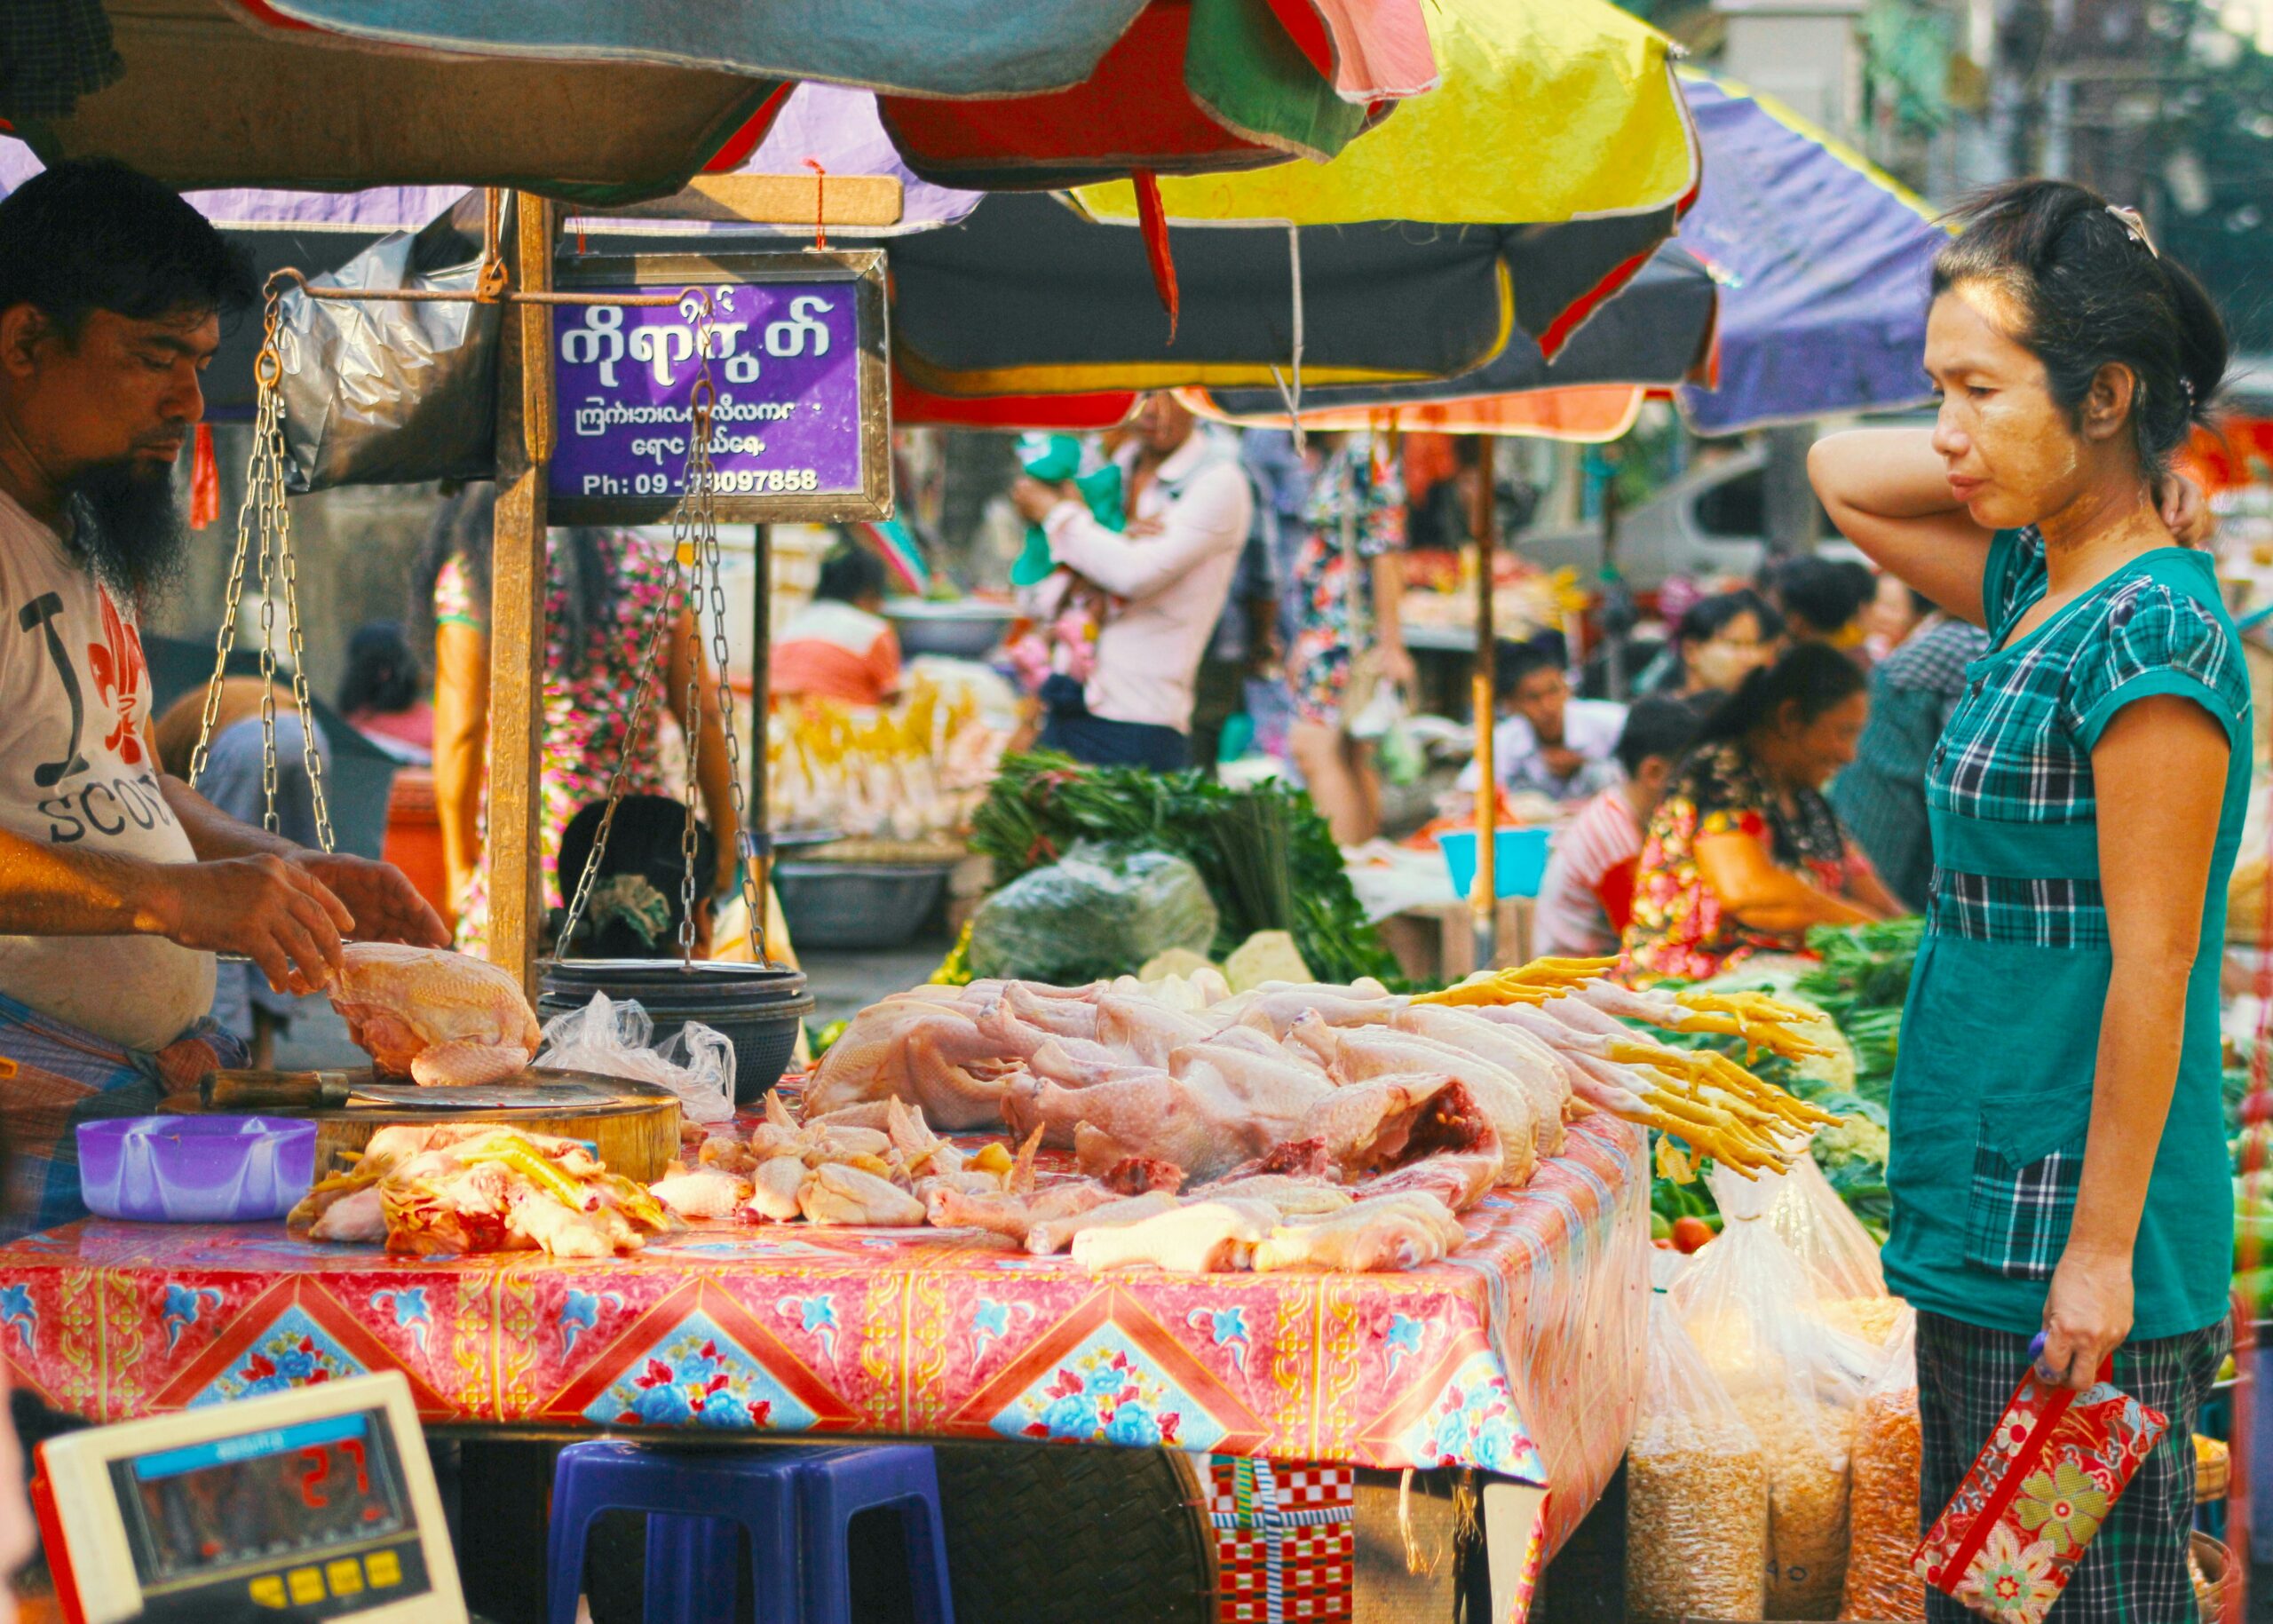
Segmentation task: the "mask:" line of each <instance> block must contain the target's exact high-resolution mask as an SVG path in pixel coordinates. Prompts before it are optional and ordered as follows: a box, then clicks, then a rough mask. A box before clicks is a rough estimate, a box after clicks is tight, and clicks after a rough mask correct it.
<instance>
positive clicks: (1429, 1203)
mask: <svg viewBox="0 0 2273 1624" xmlns="http://www.w3.org/2000/svg"><path fill="white" fill-rule="evenodd" d="M1462 1238H1463V1234H1462V1231H1461V1226H1460V1220H1459V1219H1457V1218H1455V1217H1453V1215H1452V1214H1451V1213H1450V1212H1448V1211H1447V1210H1445V1205H1444V1203H1443V1202H1441V1201H1439V1200H1437V1199H1436V1197H1434V1196H1432V1195H1405V1196H1388V1197H1384V1198H1382V1199H1380V1200H1370V1201H1360V1202H1358V1204H1357V1205H1355V1206H1353V1207H1346V1208H1342V1210H1341V1211H1340V1212H1337V1213H1334V1214H1332V1215H1331V1216H1327V1217H1324V1218H1320V1219H1319V1220H1317V1221H1316V1222H1315V1223H1310V1224H1281V1225H1279V1227H1277V1228H1275V1229H1273V1230H1272V1231H1271V1233H1270V1234H1269V1235H1268V1236H1267V1237H1266V1238H1265V1239H1264V1240H1263V1242H1262V1243H1261V1244H1260V1245H1258V1246H1257V1247H1256V1248H1255V1255H1254V1266H1255V1270H1256V1271H1257V1272H1259V1273H1271V1272H1275V1271H1279V1270H1285V1269H1319V1270H1325V1271H1330V1272H1335V1273H1342V1274H1373V1273H1377V1272H1380V1271H1384V1270H1390V1269H1417V1268H1419V1267H1421V1266H1422V1264H1432V1263H1435V1262H1436V1261H1437V1259H1439V1258H1441V1257H1443V1256H1445V1254H1446V1253H1447V1252H1449V1251H1450V1250H1451V1249H1452V1248H1453V1247H1456V1246H1458V1245H1459V1244H1460V1242H1461V1239H1462Z"/></svg>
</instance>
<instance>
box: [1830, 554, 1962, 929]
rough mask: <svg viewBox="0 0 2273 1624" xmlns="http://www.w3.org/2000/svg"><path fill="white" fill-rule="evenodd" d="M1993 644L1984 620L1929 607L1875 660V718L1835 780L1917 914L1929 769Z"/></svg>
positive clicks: (1842, 802)
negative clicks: (1968, 677) (1968, 682)
mask: <svg viewBox="0 0 2273 1624" xmlns="http://www.w3.org/2000/svg"><path fill="white" fill-rule="evenodd" d="M1888 579H1889V580H1891V579H1893V577H1892V576H1889V577H1888ZM1904 590H1905V591H1907V590H1908V589H1907V588H1905V589H1904ZM1988 652H1989V634H1988V633H1987V632H1985V631H1984V630H1981V628H1980V627H1978V626H1975V625H1971V624H1969V623H1968V622H1964V621H1961V620H1958V619H1956V618H1955V617H1953V616H1952V615H1948V614H1943V613H1942V612H1941V611H1940V610H1938V609H1936V610H1935V611H1934V612H1933V613H1931V614H1928V616H1927V617H1926V618H1925V620H1924V621H1922V622H1920V623H1919V626H1918V629H1917V630H1915V631H1914V632H1913V633H1912V634H1911V635H1910V637H1909V638H1907V639H1905V641H1904V643H1903V644H1902V646H1900V647H1898V648H1897V649H1896V650H1894V652H1893V653H1891V654H1889V655H1887V657H1886V658H1885V659H1884V660H1882V661H1880V662H1879V663H1878V665H1877V666H1875V667H1874V668H1873V669H1872V671H1871V719H1870V721H1869V722H1868V723H1867V724H1865V726H1864V728H1863V736H1862V738H1861V739H1860V740H1858V741H1857V742H1856V745H1855V760H1854V762H1853V764H1851V765H1849V767H1848V768H1847V769H1846V771H1844V772H1841V773H1840V775H1839V777H1838V780H1837V781H1835V782H1834V783H1833V785H1832V786H1831V804H1832V806H1833V808H1834V809H1835V810H1836V811H1837V812H1838V813H1839V816H1840V820H1841V821H1842V822H1844V823H1845V824H1846V826H1847V828H1849V831H1851V832H1852V833H1853V835H1854V836H1855V842H1856V844H1857V845H1859V846H1861V847H1862V848H1863V851H1864V853H1865V855H1866V856H1867V857H1869V859H1870V860H1871V866H1872V867H1874V868H1876V869H1877V870H1878V871H1879V877H1880V878H1881V879H1882V880H1884V881H1885V882H1886V886H1887V889H1888V890H1889V891H1892V892H1893V893H1894V894H1895V895H1896V896H1897V897H1898V898H1900V899H1902V906H1903V907H1904V908H1905V910H1907V911H1908V912H1911V913H1913V914H1914V913H1921V912H1923V911H1924V909H1925V907H1926V900H1927V894H1928V883H1929V882H1930V881H1931V880H1932V878H1933V874H1934V844H1933V841H1932V839H1931V838H1930V836H1929V835H1928V830H1927V827H1926V774H1927V772H1928V769H1929V768H1930V766H1931V764H1932V762H1933V756H1934V747H1935V745H1936V742H1937V741H1939V740H1940V738H1941V736H1942V729H1943V728H1944V726H1945V725H1947V724H1948V722H1949V719H1950V713H1951V712H1952V711H1953V710H1955V709H1957V702H1958V701H1959V700H1960V699H1962V698H1963V697H1964V696H1965V669H1966V667H1967V665H1968V664H1969V663H1970V662H1971V661H1976V660H1978V659H1980V658H1981V656H1982V655H1984V654H1987V653H1988Z"/></svg>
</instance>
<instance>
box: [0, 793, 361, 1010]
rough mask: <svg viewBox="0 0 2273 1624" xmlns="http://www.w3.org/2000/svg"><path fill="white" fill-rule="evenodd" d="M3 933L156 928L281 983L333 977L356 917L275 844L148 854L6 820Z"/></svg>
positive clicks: (153, 932)
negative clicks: (69, 843) (61, 845)
mask: <svg viewBox="0 0 2273 1624" xmlns="http://www.w3.org/2000/svg"><path fill="white" fill-rule="evenodd" d="M198 804H200V805H204V804H205V803H204V802H203V800H202V797H199V799H198ZM206 811H207V812H212V808H211V807H210V805H209V806H206ZM212 815H213V816H215V817H217V818H218V817H219V816H220V814H219V813H218V812H212ZM0 875H4V876H5V877H4V879H0V933H4V934H7V935H12V936H160V937H163V938H165V939H167V940H168V941H171V942H177V943H178V944H180V945H181V946H182V947H195V948H200V949H202V950H204V951H207V952H213V953H242V954H243V955H245V956H246V957H248V958H249V959H250V960H252V962H253V963H256V964H257V965H259V966H260V969H261V972H262V973H263V974H264V975H265V976H266V977H267V978H268V980H269V985H270V986H275V987H278V988H280V989H281V988H282V987H284V986H287V985H288V984H291V985H295V986H310V987H314V986H323V985H324V984H325V983H326V982H327V981H328V980H329V979H330V975H331V971H332V970H333V968H334V967H335V966H337V963H339V956H340V947H339V937H340V932H341V931H345V930H346V929H348V928H349V927H350V926H351V925H352V923H353V921H352V918H351V916H350V915H349V914H348V912H347V909H346V907H345V906H344V905H343V904H342V903H341V902H340V900H339V899H338V898H337V897H335V896H334V895H332V893H331V892H330V891H328V890H327V889H325V887H324V884H323V883H322V882H321V881H320V880H319V879H317V878H316V876H315V875H313V874H311V873H309V872H307V870H306V869H305V868H303V867H299V866H297V865H296V864H294V863H290V862H287V861H286V860H284V859H282V858H281V857H279V856H277V855H275V854H273V853H266V852H264V853H260V854H257V855H249V856H242V857H234V858H229V859H225V860H219V861H213V862H196V863H152V862H146V861H144V860H142V859H140V858H133V857H115V856H111V855H108V854H107V853H104V852H64V851H61V850H59V849H58V848H56V847H54V846H51V845H44V844H41V843H40V842H38V841H36V840H27V839H25V838H24V837H23V836H20V835H15V834H11V833H8V832H7V831H5V830H0Z"/></svg>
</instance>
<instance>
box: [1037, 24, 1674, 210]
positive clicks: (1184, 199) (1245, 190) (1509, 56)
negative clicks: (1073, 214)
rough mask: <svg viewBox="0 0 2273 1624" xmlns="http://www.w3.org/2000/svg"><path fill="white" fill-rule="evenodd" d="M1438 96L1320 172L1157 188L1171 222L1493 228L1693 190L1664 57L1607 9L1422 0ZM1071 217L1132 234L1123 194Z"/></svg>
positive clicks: (1098, 198) (1095, 192)
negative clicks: (1125, 226)
mask: <svg viewBox="0 0 2273 1624" xmlns="http://www.w3.org/2000/svg"><path fill="white" fill-rule="evenodd" d="M1428 21H1429V32H1430V41H1431V43H1432V44H1433V45H1434V47H1435V51H1436V59H1437V67H1438V70H1439V72H1440V74H1441V75H1442V78H1441V82H1440V83H1439V84H1438V85H1437V89H1436V90H1434V91H1430V93H1429V94H1428V95H1426V96H1423V97H1420V98H1418V99H1415V100H1414V101H1413V102H1412V103H1411V104H1410V105H1409V106H1406V107H1400V108H1398V113H1397V115H1396V116H1395V117H1393V118H1391V119H1390V120H1388V121H1387V122H1386V123H1383V124H1382V126H1381V127H1380V128H1379V129H1377V130H1374V131H1369V132H1367V133H1366V134H1364V135H1361V136H1359V137H1358V139H1355V140H1353V141H1351V142H1350V145H1349V147H1347V148H1345V149H1344V150H1343V151H1342V154H1341V155H1340V156H1338V157H1336V158H1335V159H1334V161H1333V162H1330V163H1324V164H1304V163H1282V164H1279V165H1278V166H1276V167H1275V168H1271V169H1266V170H1255V171H1253V172H1251V173H1247V174H1240V175H1210V176H1207V177H1205V178H1197V179H1163V180H1162V181H1161V182H1160V199H1161V202H1162V204H1163V206H1164V208H1165V210H1166V211H1167V214H1168V218H1169V219H1171V220H1184V221H1195V222H1196V221H1202V220H1216V221H1224V220H1244V221H1257V220H1263V221H1280V222H1285V223H1289V224H1294V225H1301V226H1332V225H1341V224H1348V223H1351V222H1357V221H1366V220H1384V219H1401V220H1429V221H1436V222H1445V223H1460V222H1468V223H1471V224H1475V225H1481V226H1492V225H1502V224H1505V223H1507V222H1509V221H1511V220H1533V221H1556V220H1573V219H1580V218H1589V217H1594V216H1599V215H1605V214H1618V213H1644V214H1646V213H1654V212H1656V211H1657V210H1662V209H1665V208H1667V207H1668V206H1670V205H1672V204H1675V203H1677V202H1682V201H1683V199H1685V198H1686V197H1687V196H1688V195H1689V194H1690V193H1691V191H1692V190H1693V189H1694V188H1695V186H1696V184H1697V153H1696V146H1695V142H1694V139H1693V137H1692V134H1691V130H1690V126H1689V119H1688V115H1687V113H1686V111H1685V110H1684V109H1683V105H1682V99H1681V94H1680V91H1679V89H1678V88H1677V87H1676V86H1675V83H1674V81H1673V76H1672V74H1671V72H1670V71H1669V68H1670V54H1671V50H1672V46H1671V43H1670V42H1669V41H1668V40H1667V38H1666V37H1665V36H1663V35H1661V34H1659V32H1658V31H1657V30H1656V29H1654V28H1650V27H1649V26H1648V25H1647V24H1645V23H1643V22H1641V21H1639V20H1636V19H1635V18H1634V17H1632V16H1629V15H1628V13H1626V12H1622V11H1620V10H1619V9H1618V8H1617V7H1616V6H1613V5H1612V4H1608V0H1431V4H1430V5H1429V7H1428ZM1079 198H1080V202H1081V206H1082V208H1083V209H1084V210H1087V211H1089V213H1091V214H1093V215H1095V216H1096V217H1097V218H1100V219H1114V220H1120V221H1123V222H1129V223H1133V222H1134V221H1135V219H1136V218H1137V198H1136V193H1135V191H1134V189H1133V188H1132V187H1130V186H1129V185H1127V184H1126V183H1116V184H1113V185H1110V186H1085V187H1083V188H1082V189H1081V193H1080V194H1079Z"/></svg>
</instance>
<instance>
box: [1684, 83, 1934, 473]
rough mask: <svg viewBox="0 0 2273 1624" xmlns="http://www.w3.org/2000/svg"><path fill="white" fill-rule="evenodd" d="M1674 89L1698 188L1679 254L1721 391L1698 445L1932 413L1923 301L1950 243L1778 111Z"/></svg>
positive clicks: (1896, 195) (1690, 401) (1708, 87)
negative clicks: (1707, 302) (1697, 294)
mask: <svg viewBox="0 0 2273 1624" xmlns="http://www.w3.org/2000/svg"><path fill="white" fill-rule="evenodd" d="M1681 81H1682V88H1683V91H1685V92H1686V93H1687V94H1688V97H1689V105H1690V108H1691V112H1692V113H1693V114H1694V115H1695V116H1696V119H1697V130H1698V136H1699V139H1700V140H1701V141H1702V142H1703V143H1704V148H1705V184H1704V186H1703V188H1702V190H1701V191H1700V192H1699V194H1698V199H1697V206H1696V207H1695V208H1694V209H1692V210H1690V212H1689V214H1688V216H1687V217H1686V218H1684V219H1683V221H1682V226H1681V242H1682V246H1683V247H1684V248H1686V249H1687V250H1689V251H1690V252H1691V253H1692V254H1694V255H1696V256H1697V257H1698V258H1699V259H1700V260H1702V261H1704V263H1705V265H1707V268H1709V269H1710V270H1711V271H1712V273H1713V274H1714V277H1715V280H1716V281H1718V282H1719V283H1720V284H1721V329H1720V382H1719V387H1718V388H1716V389H1712V390H1706V389H1699V388H1688V389H1683V391H1682V392H1681V394H1680V400H1681V406H1682V409H1683V412H1684V413H1685V414H1686V415H1687V416H1688V418H1689V421H1690V423H1691V424H1692V425H1693V426H1694V427H1695V428H1696V429H1697V431H1698V432H1699V433H1704V434H1730V433H1735V432H1738V430H1741V429H1746V428H1752V427H1756V426H1758V425H1760V424H1769V423H1776V422H1786V421H1795V420H1802V419H1806V418H1811V417H1819V416H1824V415H1826V413H1832V412H1849V411H1865V410H1874V409H1894V408H1902V407H1905V406H1913V405H1916V404H1919V403H1921V402H1923V401H1925V400H1929V399H1930V398H1931V396H1932V392H1931V390H1930V389H1929V388H1928V385H1927V382H1926V375H1925V372H1924V370H1923V356H1924V353H1925V347H1926V293H1927V285H1928V275H1929V273H1930V272H1931V270H1932V267H1933V261H1934V255H1935V254H1936V252H1937V251H1939V250H1940V248H1941V247H1942V245H1943V244H1944V243H1945V242H1948V241H1949V238H1948V236H1947V235H1946V234H1944V232H1943V231H1942V229H1941V228H1940V227H1939V226H1936V225H1935V224H1934V220H1933V217H1932V215H1931V213H1930V211H1929V210H1928V209H1927V208H1926V206H1925V205H1924V204H1923V203H1921V202H1919V201H1918V199H1916V198H1915V197H1913V196H1912V195H1911V194H1909V193H1908V192H1906V191H1905V190H1904V189H1903V188H1902V186H1900V185H1899V184H1898V183H1897V182H1896V181H1895V180H1894V179H1892V178H1890V177H1889V176H1887V175H1886V174H1884V173H1882V172H1881V171H1880V170H1876V169H1873V167H1872V166H1871V165H1870V164H1869V163H1867V162H1865V161H1864V160H1863V159H1862V158H1861V157H1859V156H1857V154H1854V153H1852V152H1849V150H1847V149H1846V148H1845V147H1841V146H1840V145H1839V144H1838V143H1837V142H1835V141H1833V139H1831V138H1830V137H1829V136H1827V135H1826V134H1825V133H1824V132H1823V131H1820V130H1818V129H1816V128H1814V127H1813V126H1811V125H1810V124H1808V123H1806V122H1805V121H1803V120H1802V119H1801V118H1799V117H1798V116H1797V115H1794V114H1793V113H1792V112H1790V111H1789V110H1788V109H1786V108H1785V107H1781V106H1779V105H1778V103H1776V102H1775V101H1773V100H1771V99H1768V98H1765V97H1762V96H1756V95H1754V94H1753V93H1752V92H1750V91H1746V90H1745V89H1743V88H1742V87H1740V86H1738V85H1735V84H1732V83H1727V82H1725V81H1723V80H1718V79H1713V78H1708V77H1707V76H1706V75H1702V74H1694V73H1688V72H1684V73H1683V74H1682V75H1681Z"/></svg>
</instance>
